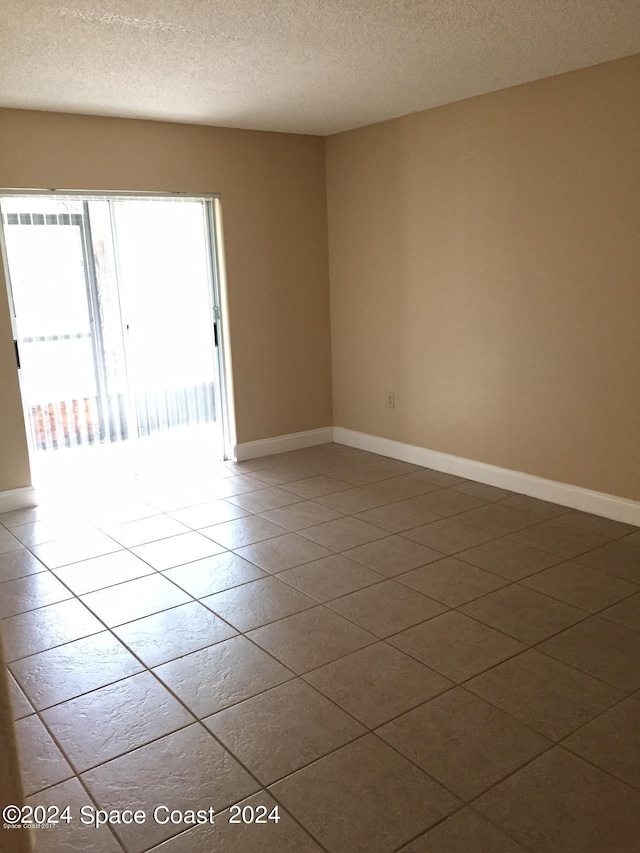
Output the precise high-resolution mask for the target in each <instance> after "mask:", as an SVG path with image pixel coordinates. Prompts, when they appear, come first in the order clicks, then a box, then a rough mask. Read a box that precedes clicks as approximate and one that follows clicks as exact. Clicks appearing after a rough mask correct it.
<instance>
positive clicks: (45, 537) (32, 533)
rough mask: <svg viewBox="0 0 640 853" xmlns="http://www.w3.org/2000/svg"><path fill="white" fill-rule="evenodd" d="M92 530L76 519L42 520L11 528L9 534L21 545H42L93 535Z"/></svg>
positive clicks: (86, 524) (28, 546)
mask: <svg viewBox="0 0 640 853" xmlns="http://www.w3.org/2000/svg"><path fill="white" fill-rule="evenodd" d="M94 530H95V528H93V527H92V526H91V525H90V524H88V523H87V522H86V521H82V520H81V519H78V518H75V519H74V518H66V519H44V520H41V521H31V522H29V523H27V524H19V525H17V526H16V527H12V528H11V533H12V534H13V536H15V537H16V539H18V540H19V541H20V542H22V544H23V545H26V546H27V548H30V547H31V546H32V545H43V544H44V543H45V542H55V541H56V539H68V538H69V537H71V536H82V535H83V534H87V533H93V532H94Z"/></svg>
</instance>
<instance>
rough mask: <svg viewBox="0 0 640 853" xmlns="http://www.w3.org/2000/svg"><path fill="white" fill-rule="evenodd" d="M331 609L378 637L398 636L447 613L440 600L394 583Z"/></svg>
mask: <svg viewBox="0 0 640 853" xmlns="http://www.w3.org/2000/svg"><path fill="white" fill-rule="evenodd" d="M327 607H330V608H331V609H332V610H335V611H336V613H339V614H340V615H341V616H344V617H345V618H347V619H349V620H350V621H351V622H355V623H356V624H357V625H360V626H361V627H362V628H364V629H365V630H366V631H371V633H372V634H375V635H376V637H388V636H390V635H391V634H397V633H398V632H399V631H404V630H405V629H406V628H409V627H411V626H412V625H417V624H418V623H420V622H424V621H425V619H431V617H433V616H437V615H438V614H439V613H444V611H445V610H446V608H445V607H444V606H443V605H442V604H439V603H438V602H437V601H434V600H433V599H431V598H427V597H426V596H425V595H422V594H421V593H419V592H416V591H415V590H412V589H409V588H408V587H406V586H403V585H402V584H398V583H395V581H392V580H385V581H383V582H382V583H378V584H374V585H372V586H368V587H365V589H360V590H358V591H357V592H352V593H350V594H349V595H344V596H342V598H336V599H334V600H333V601H329V602H328V603H327Z"/></svg>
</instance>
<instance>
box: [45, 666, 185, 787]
mask: <svg viewBox="0 0 640 853" xmlns="http://www.w3.org/2000/svg"><path fill="white" fill-rule="evenodd" d="M42 716H43V719H44V721H45V723H46V724H47V726H48V727H49V729H50V731H51V732H52V733H53V735H54V737H55V738H56V740H57V741H58V743H59V744H60V746H61V747H62V749H63V751H64V753H65V755H66V756H67V757H68V758H69V760H70V761H71V762H72V763H73V765H74V767H75V768H76V770H77V772H78V773H82V772H84V771H85V770H88V769H89V768H90V767H95V766H96V765H98V764H102V763H104V762H105V761H109V760H110V759H112V758H116V757H117V756H118V755H123V754H124V753H125V752H129V751H130V750H132V749H136V748H137V747H139V746H143V745H144V744H145V743H149V742H150V741H152V740H155V739H156V738H158V737H162V736H163V735H166V734H169V733H170V732H173V731H176V730H177V729H181V728H183V727H185V726H188V725H190V724H191V723H193V722H195V720H194V718H193V716H192V715H191V714H190V713H189V712H188V711H187V710H186V708H184V706H183V705H181V704H180V703H179V702H178V701H177V700H176V699H175V698H174V697H173V696H172V695H171V694H170V693H169V691H168V690H167V689H166V688H165V687H164V686H163V685H162V684H160V682H159V681H158V680H157V679H155V678H154V677H153V675H151V673H149V672H141V673H139V674H138V675H133V676H131V678H123V679H122V681H117V682H116V683H115V684H110V685H108V686H107V687H102V688H100V689H99V690H94V691H92V692H91V693H85V694H84V695H83V696H79V697H78V698H77V699H70V700H69V701H68V702H62V703H61V704H60V705H56V706H55V707H53V708H49V709H48V710H47V711H44V712H43V714H42ZM79 720H82V725H81V726H79V725H78V721H79Z"/></svg>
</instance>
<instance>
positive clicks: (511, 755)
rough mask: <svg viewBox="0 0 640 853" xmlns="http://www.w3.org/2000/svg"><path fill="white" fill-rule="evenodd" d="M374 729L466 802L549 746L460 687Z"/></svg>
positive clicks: (549, 744)
mask: <svg viewBox="0 0 640 853" xmlns="http://www.w3.org/2000/svg"><path fill="white" fill-rule="evenodd" d="M376 734H377V735H378V736H379V737H381V738H382V739H383V740H385V741H386V742H387V743H389V744H390V745H391V746H393V747H394V748H395V749H397V750H398V751H399V752H401V753H402V754H403V755H405V756H406V757H407V758H408V759H410V760H411V761H413V762H414V764H417V765H418V767H421V768H422V769H423V770H424V771H426V772H427V773H428V774H429V776H432V777H433V778H434V779H436V781H438V782H440V784H442V785H444V786H445V787H446V788H448V789H449V790H450V791H452V792H453V793H454V794H456V796H458V797H460V798H461V799H463V800H466V801H469V800H472V799H473V798H474V797H477V796H479V795H480V794H481V793H482V792H483V791H486V790H487V789H488V788H490V787H491V786H492V785H495V783H496V782H498V781H500V779H504V777H505V776H507V775H509V774H510V773H513V772H514V770H517V769H518V768H519V767H522V765H523V764H526V763H527V762H528V761H530V760H531V759H532V758H534V757H535V756H536V755H539V754H540V753H541V752H544V751H545V750H546V749H548V748H549V747H550V746H551V745H552V742H551V741H549V740H547V739H546V738H544V737H542V736H541V735H540V734H538V733H537V732H534V731H533V730H532V729H530V728H528V727H527V726H525V725H523V724H522V723H519V722H518V721H517V720H514V719H513V717H510V716H509V715H508V714H505V713H503V712H502V711H499V710H498V709H497V708H494V707H493V706H491V705H489V704H487V703H486V702H484V701H483V700H482V699H479V698H478V697H477V696H474V695H473V694H471V693H468V692H467V691H466V690H465V689H464V688H462V687H456V688H454V689H453V690H449V691H448V692H447V693H445V694H443V695H442V696H437V697H436V698H435V699H431V700H430V701H429V702H425V703H424V705H420V707H418V708H414V709H413V710H412V711H409V712H408V713H406V714H403V716H401V717H398V718H397V719H395V720H393V721H392V722H390V723H387V724H386V725H384V726H382V728H380V729H378V730H377V732H376Z"/></svg>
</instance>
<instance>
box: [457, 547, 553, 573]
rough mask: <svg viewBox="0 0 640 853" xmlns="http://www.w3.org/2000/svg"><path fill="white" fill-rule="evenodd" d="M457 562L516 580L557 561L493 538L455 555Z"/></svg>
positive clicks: (543, 553)
mask: <svg viewBox="0 0 640 853" xmlns="http://www.w3.org/2000/svg"><path fill="white" fill-rule="evenodd" d="M458 559H459V560H464V561H465V563H471V564H472V565H473V566H478V568H480V569H487V571H490V572H493V573H494V574H496V575H502V577H505V578H508V579H509V580H513V581H517V580H520V579H521V578H525V577H527V576H528V575H532V574H533V573H534V572H539V571H540V570H541V569H546V568H547V567H548V566H553V565H555V564H556V563H559V562H560V560H561V558H560V557H556V556H555V555H553V554H549V553H547V552H546V551H540V549H538V548H529V547H528V546H527V545H521V544H520V543H519V542H514V541H513V540H512V539H493V540H492V541H491V542H485V543H484V544H483V545H478V546H476V547H475V548H470V549H469V550H468V551H463V552H462V553H460V554H458Z"/></svg>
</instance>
